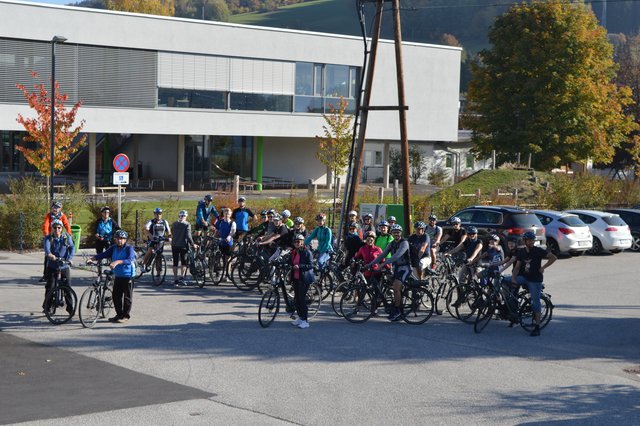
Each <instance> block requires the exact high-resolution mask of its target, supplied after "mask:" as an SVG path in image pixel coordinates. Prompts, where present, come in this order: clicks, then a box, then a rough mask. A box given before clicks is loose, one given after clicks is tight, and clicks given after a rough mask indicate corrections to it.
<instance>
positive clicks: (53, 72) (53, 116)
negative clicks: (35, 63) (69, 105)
mask: <svg viewBox="0 0 640 426" xmlns="http://www.w3.org/2000/svg"><path fill="white" fill-rule="evenodd" d="M65 41H67V39H66V37H62V36H53V38H52V39H51V170H50V171H51V178H50V179H49V181H50V182H49V199H50V200H51V201H52V202H53V173H54V161H53V153H54V146H55V130H56V127H55V120H56V43H64V42H65Z"/></svg>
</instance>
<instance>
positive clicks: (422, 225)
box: [413, 220, 427, 229]
mask: <svg viewBox="0 0 640 426" xmlns="http://www.w3.org/2000/svg"><path fill="white" fill-rule="evenodd" d="M413 227H414V228H416V229H425V228H426V227H427V224H426V223H424V222H423V221H421V220H420V221H418V222H416V223H415V225H413Z"/></svg>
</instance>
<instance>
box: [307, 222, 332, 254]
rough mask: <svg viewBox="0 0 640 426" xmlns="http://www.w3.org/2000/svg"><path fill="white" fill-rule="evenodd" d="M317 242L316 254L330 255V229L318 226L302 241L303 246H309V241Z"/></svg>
mask: <svg viewBox="0 0 640 426" xmlns="http://www.w3.org/2000/svg"><path fill="white" fill-rule="evenodd" d="M314 238H315V239H316V240H318V253H320V254H324V253H331V252H332V251H333V249H332V247H331V228H329V227H328V226H318V227H316V228H314V230H313V232H311V235H309V236H308V237H307V238H305V239H304V245H305V246H306V245H309V243H310V242H311V240H313V239H314Z"/></svg>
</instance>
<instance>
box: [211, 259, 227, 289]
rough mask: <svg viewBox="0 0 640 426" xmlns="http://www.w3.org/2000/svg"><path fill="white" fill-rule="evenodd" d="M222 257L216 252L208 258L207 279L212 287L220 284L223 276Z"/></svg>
mask: <svg viewBox="0 0 640 426" xmlns="http://www.w3.org/2000/svg"><path fill="white" fill-rule="evenodd" d="M225 266H226V265H225V263H224V255H223V254H222V252H220V251H217V252H216V253H214V254H213V256H211V257H209V277H210V278H211V281H213V285H218V284H220V281H222V279H223V278H224V276H225V269H226V268H225Z"/></svg>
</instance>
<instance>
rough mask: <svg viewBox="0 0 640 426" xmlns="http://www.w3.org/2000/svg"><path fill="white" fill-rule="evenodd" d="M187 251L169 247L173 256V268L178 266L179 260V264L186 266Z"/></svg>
mask: <svg viewBox="0 0 640 426" xmlns="http://www.w3.org/2000/svg"><path fill="white" fill-rule="evenodd" d="M188 251H189V250H188V249H187V248H186V247H185V248H179V247H171V253H172V254H173V266H174V267H177V266H178V260H180V264H181V265H182V266H187V252H188Z"/></svg>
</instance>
